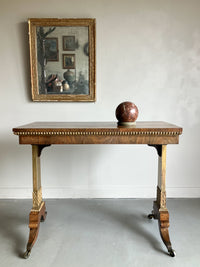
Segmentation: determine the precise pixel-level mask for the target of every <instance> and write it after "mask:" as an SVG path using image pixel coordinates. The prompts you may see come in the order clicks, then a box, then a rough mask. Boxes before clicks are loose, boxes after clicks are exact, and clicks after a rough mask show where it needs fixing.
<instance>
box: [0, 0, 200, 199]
mask: <svg viewBox="0 0 200 267" xmlns="http://www.w3.org/2000/svg"><path fill="white" fill-rule="evenodd" d="M199 14H200V1H195V0H190V1H188V0H181V1H180V0H166V1H162V0H124V1H120V0H102V1H94V0H84V1H82V0H73V1H66V0H51V1H49V0H48V1H47V0H16V1H12V0H1V2H0V33H1V42H0V62H1V64H0V76H1V80H0V92H1V98H0V101H1V102H0V114H1V123H0V197H1V198H24V197H31V191H32V189H31V187H32V176H31V169H32V167H31V147H30V146H22V145H19V144H18V138H17V136H14V135H13V134H12V128H13V127H16V126H19V125H22V124H26V123H29V122H32V121H113V120H115V115H114V112H115V108H116V106H117V105H118V104H119V103H120V102H122V101H124V100H130V101H133V102H135V103H136V104H137V106H138V108H139V111H140V114H139V118H138V120H141V121H147V120H155V121H156V120H164V121H168V122H171V123H175V124H177V125H180V126H182V127H183V129H184V131H183V135H182V136H180V144H179V145H171V146H170V145H169V146H168V157H167V195H168V197H200V179H199V178H200V177H199V136H200V116H199V115H200V104H199V103H200V15H199ZM29 17H40V18H42V17H59V18H62V17H66V18H68V17H69V18H70V17H94V18H96V21H97V47H96V49H97V102H96V103H95V104H94V103H33V102H32V101H31V96H30V92H31V89H30V68H29V51H28V29H27V19H28V18H29ZM156 176H157V155H156V152H155V150H154V149H153V148H150V147H147V146H140V145H138V146H125V145H121V146H115V145H112V146H111V145H102V146H98V145H90V146H89V145H88V146H87V145H85V146H68V147H67V146H51V147H50V148H46V149H45V150H44V152H43V154H42V178H43V179H42V186H43V195H44V197H52V198H53V197H69V198H71V197H154V196H155V192H156V179H157V178H156Z"/></svg>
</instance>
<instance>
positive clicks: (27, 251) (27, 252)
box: [24, 249, 31, 259]
mask: <svg viewBox="0 0 200 267" xmlns="http://www.w3.org/2000/svg"><path fill="white" fill-rule="evenodd" d="M30 255H31V250H29V249H27V250H26V252H25V253H24V259H28V258H29V256H30Z"/></svg>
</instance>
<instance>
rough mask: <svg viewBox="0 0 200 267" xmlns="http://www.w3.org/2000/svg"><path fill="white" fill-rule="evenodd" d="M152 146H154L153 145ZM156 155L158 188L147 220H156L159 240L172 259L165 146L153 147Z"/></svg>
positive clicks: (173, 254) (173, 252)
mask: <svg viewBox="0 0 200 267" xmlns="http://www.w3.org/2000/svg"><path fill="white" fill-rule="evenodd" d="M153 146H154V145H153ZM154 147H155V148H156V150H157V153H158V186H157V199H156V201H154V203H153V211H152V214H149V215H148V218H149V219H152V218H154V219H157V220H158V226H159V230H160V235H161V238H162V240H163V242H164V244H165V246H166V247H167V250H168V252H169V255H170V256H172V257H174V256H175V255H176V254H175V251H174V250H173V249H172V245H171V242H170V238H169V231H168V228H169V212H168V210H167V207H166V148H167V146H166V145H155V146H154Z"/></svg>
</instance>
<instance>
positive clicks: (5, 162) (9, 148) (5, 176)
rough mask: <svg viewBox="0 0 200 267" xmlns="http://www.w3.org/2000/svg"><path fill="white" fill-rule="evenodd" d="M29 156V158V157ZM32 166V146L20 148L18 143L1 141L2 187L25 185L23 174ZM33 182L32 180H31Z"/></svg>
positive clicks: (0, 177) (0, 171) (0, 166)
mask: <svg viewBox="0 0 200 267" xmlns="http://www.w3.org/2000/svg"><path fill="white" fill-rule="evenodd" d="M27 155H29V156H27ZM30 166H31V149H30V146H19V144H18V141H17V142H15V141H14V140H13V142H8V139H2V140H1V141H0V187H2V186H4V185H5V184H6V185H12V183H13V186H11V187H14V186H16V184H18V183H20V182H21V183H23V180H20V178H22V173H23V172H24V171H26V169H27V168H30ZM30 181H31V180H30Z"/></svg>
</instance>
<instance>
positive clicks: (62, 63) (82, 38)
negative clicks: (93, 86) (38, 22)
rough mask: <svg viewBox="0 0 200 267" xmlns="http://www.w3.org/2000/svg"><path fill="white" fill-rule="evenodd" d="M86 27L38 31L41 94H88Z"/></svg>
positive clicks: (44, 28)
mask: <svg viewBox="0 0 200 267" xmlns="http://www.w3.org/2000/svg"><path fill="white" fill-rule="evenodd" d="M87 47H88V27H37V62H38V66H37V67H38V83H39V93H40V94H55V93H56V94H58V93H59V94H75V95H76V94H89V85H88V81H89V73H88V69H89V58H88V54H89V53H88V50H87Z"/></svg>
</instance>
